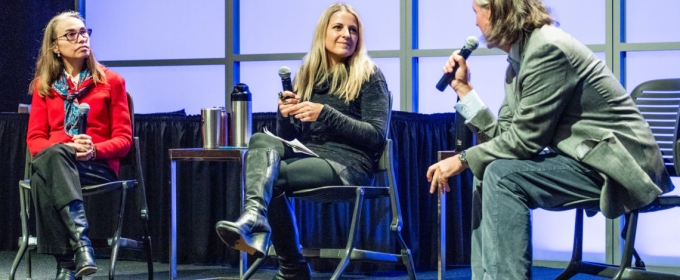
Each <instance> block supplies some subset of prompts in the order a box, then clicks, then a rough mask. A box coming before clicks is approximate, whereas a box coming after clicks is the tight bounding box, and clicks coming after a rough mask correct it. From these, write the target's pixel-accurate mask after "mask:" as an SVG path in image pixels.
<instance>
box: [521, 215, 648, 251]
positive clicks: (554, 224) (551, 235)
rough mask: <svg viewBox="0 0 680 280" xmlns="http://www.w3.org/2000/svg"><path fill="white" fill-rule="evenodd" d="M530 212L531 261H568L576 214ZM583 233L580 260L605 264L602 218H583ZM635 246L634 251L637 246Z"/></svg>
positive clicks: (604, 232) (604, 235) (604, 224)
mask: <svg viewBox="0 0 680 280" xmlns="http://www.w3.org/2000/svg"><path fill="white" fill-rule="evenodd" d="M531 213H532V214H531V215H532V217H531V219H532V224H533V232H532V244H533V248H534V260H544V261H569V260H570V259H571V253H572V249H573V242H574V219H575V218H576V212H575V211H574V210H571V211H561V212H551V211H547V210H542V209H537V210H533V211H531ZM583 232H584V234H583V260H587V261H594V262H605V261H606V256H605V249H606V245H607V243H606V240H605V239H606V236H607V235H606V222H605V218H604V216H602V214H601V213H598V214H597V215H596V216H594V217H590V218H588V217H585V218H583ZM635 247H636V248H637V244H636V246H635ZM645 261H646V259H645Z"/></svg>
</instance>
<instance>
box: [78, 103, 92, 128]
mask: <svg viewBox="0 0 680 280" xmlns="http://www.w3.org/2000/svg"><path fill="white" fill-rule="evenodd" d="M89 112H90V105H89V104H87V103H81V104H79V105H78V113H79V114H80V115H79V116H78V134H87V114H88V113H89Z"/></svg>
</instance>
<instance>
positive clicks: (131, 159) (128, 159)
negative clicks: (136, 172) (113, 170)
mask: <svg viewBox="0 0 680 280" xmlns="http://www.w3.org/2000/svg"><path fill="white" fill-rule="evenodd" d="M126 95H127V101H128V108H129V110H130V129H131V130H132V137H133V139H132V146H131V147H130V151H128V153H127V155H125V156H124V157H122V158H120V164H121V165H131V166H135V165H137V164H136V162H135V161H136V160H137V159H136V158H135V157H136V154H135V153H136V151H135V149H137V148H138V147H136V145H135V144H136V143H135V141H134V136H135V106H134V103H133V102H132V96H131V95H130V93H129V92H126Z"/></svg>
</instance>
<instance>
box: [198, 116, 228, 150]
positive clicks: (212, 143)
mask: <svg viewBox="0 0 680 280" xmlns="http://www.w3.org/2000/svg"><path fill="white" fill-rule="evenodd" d="M221 111H222V110H221V109H220V108H218V107H213V108H203V109H201V128H202V133H203V148H204V149H217V148H219V144H220V127H223V126H222V122H221V121H222V120H221V117H220V112H221Z"/></svg>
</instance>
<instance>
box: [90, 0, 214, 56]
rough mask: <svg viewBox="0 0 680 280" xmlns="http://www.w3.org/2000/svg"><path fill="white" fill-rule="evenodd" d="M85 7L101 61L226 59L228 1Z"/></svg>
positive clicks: (129, 1)
mask: <svg viewBox="0 0 680 280" xmlns="http://www.w3.org/2000/svg"><path fill="white" fill-rule="evenodd" d="M198 3H200V4H198ZM85 5H86V8H85V9H86V21H87V26H88V27H89V28H92V29H93V33H92V48H93V50H94V52H95V53H96V55H97V59H99V60H144V59H183V58H224V54H225V47H224V46H225V45H224V43H225V42H224V41H225V37H224V36H225V35H224V26H225V23H224V14H225V7H224V1H220V0H204V1H200V2H186V1H161V0H154V1H137V0H119V1H87V0H86V4H85Z"/></svg>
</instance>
